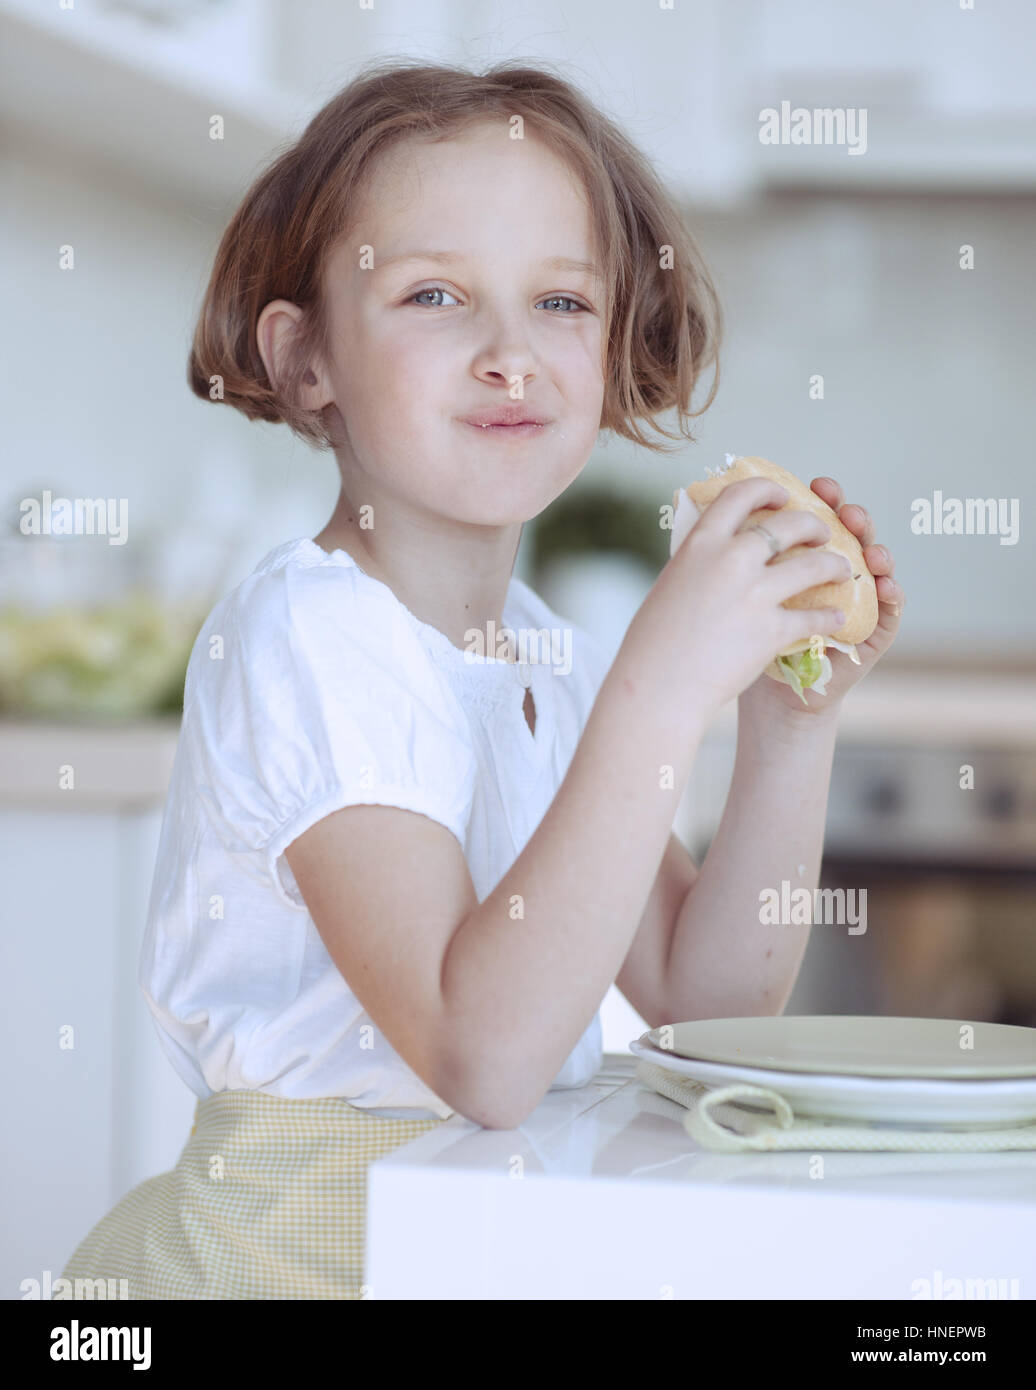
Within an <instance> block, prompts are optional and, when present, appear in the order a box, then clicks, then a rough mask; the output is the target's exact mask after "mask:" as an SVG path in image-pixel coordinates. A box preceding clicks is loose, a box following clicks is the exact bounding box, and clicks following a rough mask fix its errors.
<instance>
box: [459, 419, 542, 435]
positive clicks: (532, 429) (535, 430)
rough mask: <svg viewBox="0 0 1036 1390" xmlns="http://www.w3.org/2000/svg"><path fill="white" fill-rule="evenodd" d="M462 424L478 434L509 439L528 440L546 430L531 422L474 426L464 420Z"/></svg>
mask: <svg viewBox="0 0 1036 1390" xmlns="http://www.w3.org/2000/svg"><path fill="white" fill-rule="evenodd" d="M461 423H462V424H463V425H464V426H465V427H466V428H467V429H469V430H474V431H475V433H476V434H484V435H490V434H494V435H497V436H502V437H504V438H508V439H528V438H531V436H532V435H535V434H539V433H541V431H542V430H544V429H545V428H546V426H545V425H537V424H534V423H533V422H532V421H531V420H529V421H526V422H525V423H524V424H521V425H473V424H472V423H471V421H470V420H462V421H461Z"/></svg>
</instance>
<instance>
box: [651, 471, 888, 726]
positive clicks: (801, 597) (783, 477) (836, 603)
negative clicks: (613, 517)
mask: <svg viewBox="0 0 1036 1390" xmlns="http://www.w3.org/2000/svg"><path fill="white" fill-rule="evenodd" d="M709 471H710V474H711V476H710V477H708V478H706V479H704V480H702V481H701V482H695V483H691V484H690V485H689V486H688V487H686V488H681V489H680V490H678V491H677V492H676V493H674V494H673V505H674V507H675V511H676V514H675V516H674V519H673V534H672V537H671V540H670V554H675V552H676V551H677V549H678V548H679V546H680V545H681V543H682V542H683V540H684V539H685V538H686V536H687V535H688V533H689V532H690V531H691V530H692V528H693V526H694V524H695V522H696V521H697V520H698V518H699V517H700V516H701V513H702V512H703V511H704V510H705V509H706V508H707V507H708V506H709V504H710V503H711V502H713V501H715V499H716V498H717V497H718V496H719V494H720V493H721V492H722V491H723V489H724V488H726V487H729V486H730V484H731V483H737V482H740V481H741V480H742V479H743V478H769V479H770V480H772V481H773V482H775V483H780V484H781V486H782V487H786V488H787V489H788V500H787V502H785V503H784V505H783V506H782V507H760V508H758V509H757V510H756V511H754V512H752V513H751V514H750V516H749V517H748V519H747V521H746V522H745V523H744V525H743V526H742V527H741V530H742V531H747V530H748V529H749V528H750V527H752V526H755V525H756V524H757V523H758V524H761V525H762V526H765V525H766V523H767V517H772V516H774V515H775V514H776V513H777V512H780V511H803V512H812V513H813V514H814V515H815V516H818V517H820V519H821V520H822V521H823V522H824V524H825V525H826V526H828V527H829V528H830V531H831V536H830V539H829V540H827V541H825V542H824V544H823V545H793V546H790V547H789V548H788V549H786V550H781V551H780V552H779V553H778V554H777V555H775V556H774V557H773V559H772V560H771V561H770V562H769V563H771V564H774V565H779V564H783V563H784V562H785V561H786V560H789V559H791V558H792V557H793V556H795V555H808V554H809V553H810V552H811V551H815V550H833V551H835V552H837V553H838V554H839V555H845V556H846V557H847V558H848V560H849V562H850V564H851V565H852V574H851V575H850V577H849V578H848V579H844V580H839V581H838V582H837V583H832V584H817V585H815V586H814V587H813V588H812V589H803V591H802V592H801V593H800V594H793V595H792V596H791V598H789V599H785V601H784V605H783V606H784V607H785V608H840V609H841V610H842V612H843V613H844V614H845V622H844V623H843V624H842V626H841V627H840V628H839V629H838V630H837V631H836V632H834V633H832V634H831V636H830V637H829V636H826V635H823V636H821V635H820V634H817V635H816V636H814V637H805V638H802V639H801V641H798V642H793V643H792V644H791V645H790V646H788V647H786V648H784V650H783V651H780V652H778V653H777V655H776V657H775V659H774V662H773V664H772V665H771V666H769V667H767V672H766V673H767V675H771V676H773V677H774V679H775V680H783V681H787V683H788V684H789V685H792V686H793V687H794V688H795V689H796V690H797V691H798V694H799V696H800V697H801V698H802V700H803V703H806V701H805V697H804V696H803V695H802V689H803V688H805V689H807V690H809V689H812V690H817V691H819V693H820V694H823V693H824V686H825V685H826V683H827V680H828V679H829V678H830V675H831V663H830V661H828V660H827V658H826V657H824V647H825V646H828V647H835V648H837V649H838V650H839V651H844V652H845V653H846V655H848V656H849V658H850V659H851V660H852V661H854V662H855V663H856V664H857V665H859V657H858V656H857V654H856V645H855V644H856V643H857V642H865V641H866V640H867V638H868V637H869V636H870V635H871V633H872V632H873V631H874V629H875V627H876V626H877V623H878V592H877V588H876V586H875V583H874V576H873V575H872V574H871V572H870V570H869V569H868V568H867V562H866V560H865V559H864V558H863V548H862V546H861V545H860V542H859V541H858V540H857V539H856V537H855V536H854V535H853V533H852V532H851V531H850V530H849V529H848V528H847V527H846V526H845V525H843V523H842V522H841V521H839V519H838V517H837V515H836V514H835V512H834V511H833V510H832V508H831V507H829V506H828V505H827V503H826V502H825V501H824V500H823V499H822V498H820V497H818V496H817V494H816V493H815V492H814V491H813V490H812V488H810V487H808V486H807V485H806V484H805V483H804V482H802V481H801V479H799V478H796V477H795V475H794V473H789V472H788V470H787V469H786V468H781V467H780V465H779V464H776V463H771V462H770V460H769V459H764V458H737V459H735V458H734V457H733V456H732V455H730V454H728V455H727V463H726V465H725V466H724V467H722V468H720V469H717V470H716V471H715V472H712V470H709ZM764 542H766V537H765V536H763V537H761V538H760V543H764ZM767 544H768V542H767ZM807 648H810V649H812V651H813V653H814V656H815V657H817V658H818V659H819V660H820V664H821V668H822V669H821V673H820V675H819V676H817V677H816V678H815V679H814V680H813V681H812V683H805V682H804V681H800V679H799V675H798V673H797V671H796V669H794V668H795V667H797V666H798V664H799V663H789V662H784V661H782V658H785V657H792V656H795V655H796V654H797V653H801V652H804V651H806V650H807ZM805 669H807V668H803V672H805Z"/></svg>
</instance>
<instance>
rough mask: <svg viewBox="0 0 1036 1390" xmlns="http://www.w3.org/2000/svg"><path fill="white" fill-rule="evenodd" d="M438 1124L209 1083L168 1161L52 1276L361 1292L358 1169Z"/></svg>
mask: <svg viewBox="0 0 1036 1390" xmlns="http://www.w3.org/2000/svg"><path fill="white" fill-rule="evenodd" d="M440 1124H442V1121H441V1120H437V1119H414V1120H401V1119H389V1118H387V1117H384V1116H377V1115H369V1114H367V1113H365V1112H364V1111H362V1110H359V1109H357V1108H356V1107H355V1106H351V1105H349V1103H348V1102H347V1101H345V1100H341V1099H337V1098H332V1097H327V1098H323V1099H317V1100H309V1099H289V1098H288V1097H284V1096H274V1095H269V1094H267V1093H266V1092H263V1091H220V1092H217V1093H216V1094H215V1095H213V1096H208V1097H206V1098H205V1099H204V1100H199V1101H198V1104H197V1106H196V1107H195V1123H194V1127H193V1129H192V1130H191V1133H190V1136H189V1138H188V1140H187V1143H186V1144H185V1145H184V1148H183V1152H182V1153H181V1154H180V1157H179V1159H178V1161H177V1164H176V1167H175V1168H173V1169H172V1170H171V1171H170V1172H168V1173H162V1174H160V1175H159V1176H158V1177H154V1178H148V1179H147V1180H146V1181H145V1182H142V1183H140V1184H138V1186H137V1187H135V1188H133V1190H132V1191H131V1192H128V1193H127V1194H126V1196H125V1197H123V1199H122V1200H121V1201H120V1202H119V1203H118V1204H117V1205H116V1206H115V1207H113V1209H112V1210H111V1211H110V1212H109V1213H108V1215H107V1216H105V1217H104V1218H103V1219H102V1220H101V1221H99V1222H98V1224H97V1225H96V1226H95V1227H94V1228H93V1230H92V1231H90V1233H89V1234H88V1235H87V1236H86V1237H85V1238H84V1239H83V1240H82V1241H81V1242H80V1244H79V1245H78V1246H77V1248H76V1250H75V1252H74V1253H73V1255H72V1258H71V1259H70V1261H69V1263H68V1264H67V1265H66V1267H65V1269H64V1270H63V1271H62V1275H63V1277H64V1278H66V1279H73V1280H74V1279H125V1280H127V1282H128V1292H129V1297H130V1298H131V1299H133V1298H248V1299H264V1298H269V1299H282V1298H284V1299H288V1298H347V1299H358V1298H362V1297H363V1282H364V1280H363V1269H364V1242H365V1235H366V1229H365V1228H366V1208H367V1169H368V1167H369V1165H370V1164H371V1163H372V1162H373V1161H374V1160H375V1159H377V1158H381V1157H383V1155H385V1154H387V1153H391V1152H392V1150H393V1149H397V1148H399V1147H400V1145H402V1144H406V1143H408V1142H409V1141H410V1140H411V1139H416V1138H418V1136H419V1135H422V1134H426V1133H427V1132H428V1131H429V1130H432V1129H436V1128H437V1127H438V1126H439V1125H440ZM115 1287H121V1286H119V1285H116V1286H115Z"/></svg>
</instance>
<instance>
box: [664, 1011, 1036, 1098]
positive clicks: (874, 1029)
mask: <svg viewBox="0 0 1036 1390" xmlns="http://www.w3.org/2000/svg"><path fill="white" fill-rule="evenodd" d="M644 1037H645V1040H646V1041H648V1042H650V1043H652V1044H653V1045H654V1046H655V1047H658V1048H661V1049H662V1051H667V1050H670V1049H671V1050H672V1051H673V1052H675V1053H676V1054H677V1055H678V1056H681V1057H693V1058H697V1059H699V1060H700V1061H703V1062H723V1063H726V1064H727V1065H729V1066H751V1067H763V1068H771V1069H774V1070H777V1071H805V1072H818V1073H821V1074H822V1075H824V1076H833V1075H836V1074H840V1075H844V1076H895V1077H900V1078H905V1077H915V1078H916V1077H922V1078H926V1079H928V1080H931V1081H950V1080H957V1081H976V1080H979V1079H982V1080H990V1081H994V1080H996V1081H1007V1080H1009V1079H1011V1078H1015V1077H1018V1078H1022V1077H1027V1078H1030V1079H1033V1080H1036V1028H1016V1027H1013V1026H1009V1025H1007V1024H1003V1023H970V1022H967V1021H966V1020H963V1019H955V1018H884V1017H881V1016H880V1015H873V1016H860V1015H848V1016H847V1015H843V1014H805V1015H801V1016H800V1015H795V1014H791V1015H788V1014H780V1015H778V1016H777V1017H776V1018H774V1017H772V1016H764V1017H762V1018H702V1019H697V1020H695V1021H694V1022H693V1023H674V1024H672V1025H671V1026H670V1027H668V1028H653V1029H651V1031H650V1032H649V1033H646V1034H645V1035H644Z"/></svg>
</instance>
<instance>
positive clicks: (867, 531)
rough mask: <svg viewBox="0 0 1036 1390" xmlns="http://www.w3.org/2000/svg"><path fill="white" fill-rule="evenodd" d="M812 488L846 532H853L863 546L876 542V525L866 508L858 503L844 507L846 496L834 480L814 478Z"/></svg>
mask: <svg viewBox="0 0 1036 1390" xmlns="http://www.w3.org/2000/svg"><path fill="white" fill-rule="evenodd" d="M810 487H811V488H812V489H813V491H814V492H815V493H816V494H817V496H818V497H819V498H820V499H821V501H823V502H826V503H827V505H828V506H829V507H830V508H831V510H832V511H833V512H834V513H835V515H836V516H837V517H838V520H839V521H840V522H841V523H842V525H843V526H844V527H845V528H846V530H848V531H851V532H852V533H853V535H854V536H855V537H856V539H857V540H858V541H859V542H860V544H861V545H870V543H871V542H872V541H873V540H874V523H873V521H871V519H870V515H869V514H868V512H867V510H866V508H864V507H861V506H860V504H859V503H858V502H847V503H845V505H844V506H843V504H842V498H843V495H844V494H843V492H842V489H841V488H840V487H839V485H838V484H837V483H836V482H835V480H834V478H814V479H813V481H812V482H811V483H810Z"/></svg>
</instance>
